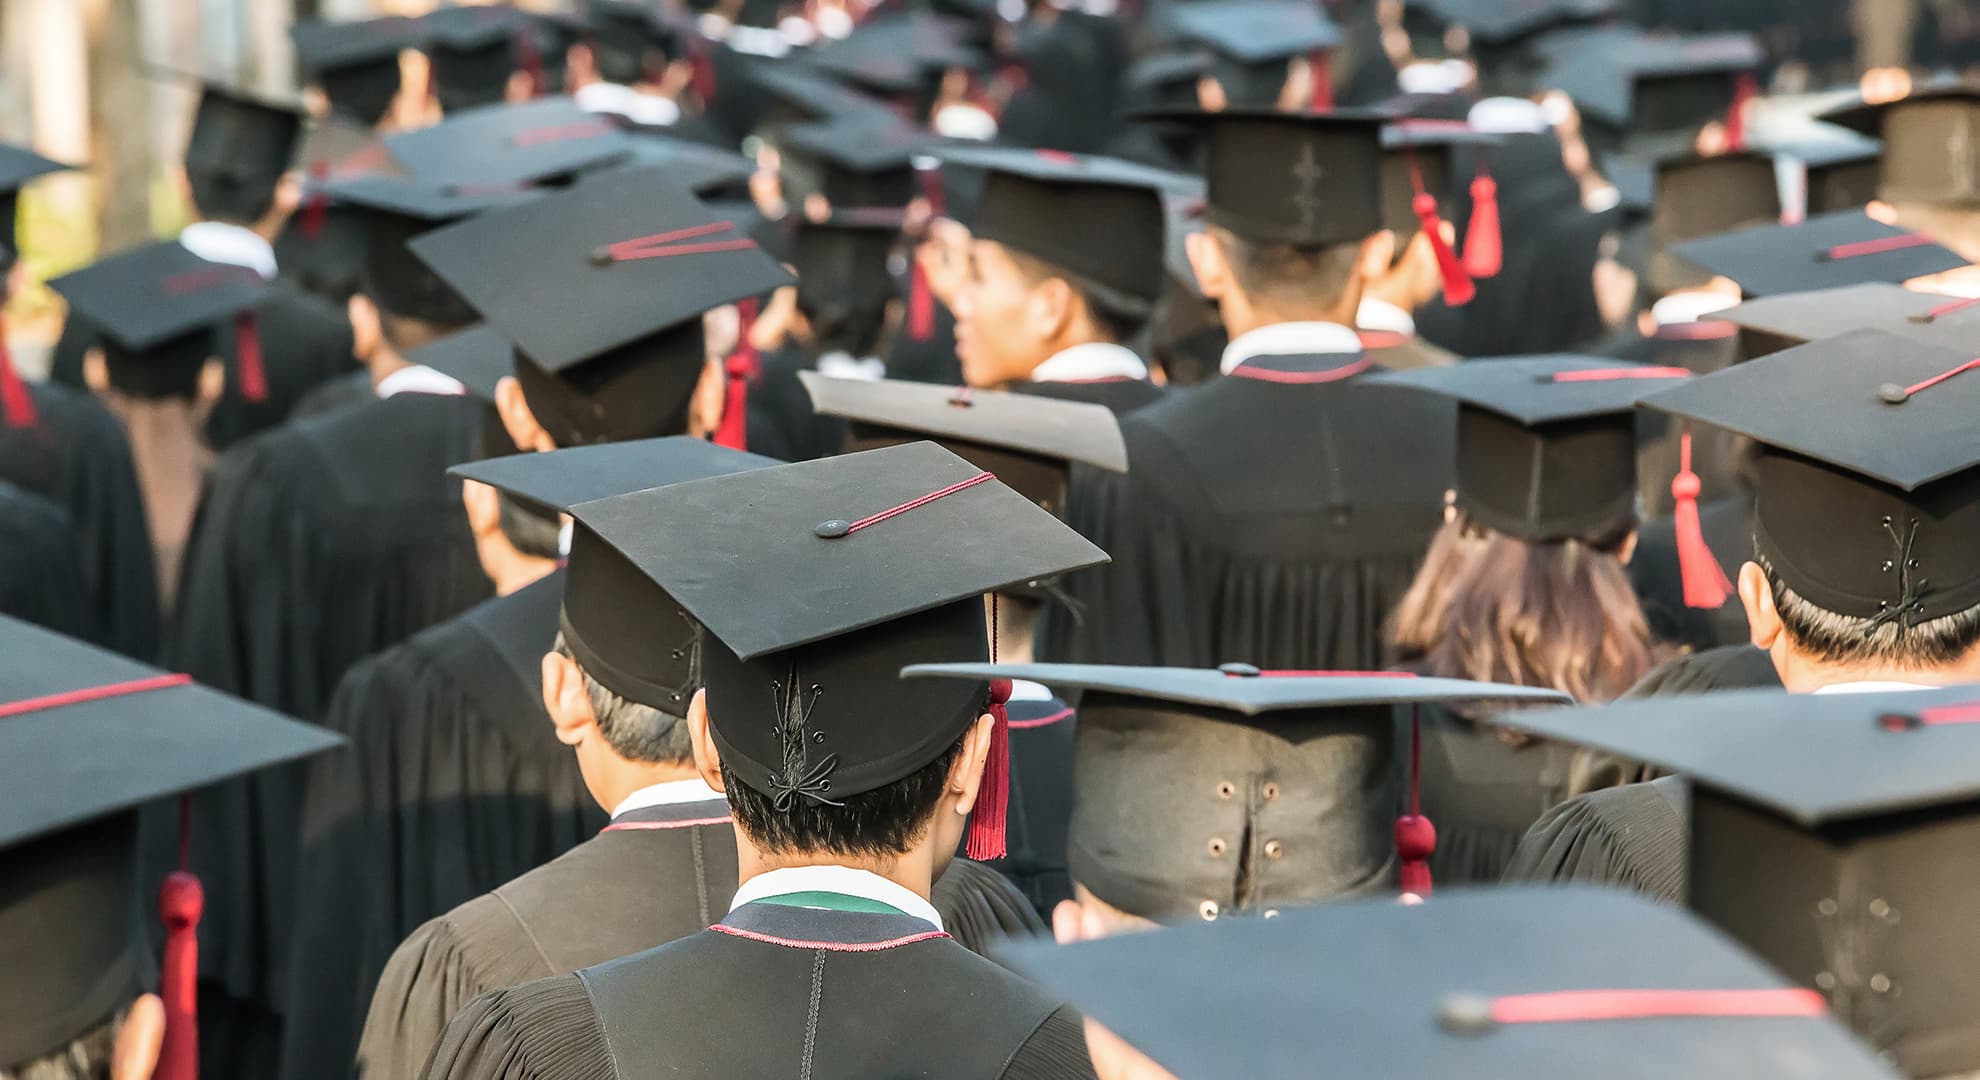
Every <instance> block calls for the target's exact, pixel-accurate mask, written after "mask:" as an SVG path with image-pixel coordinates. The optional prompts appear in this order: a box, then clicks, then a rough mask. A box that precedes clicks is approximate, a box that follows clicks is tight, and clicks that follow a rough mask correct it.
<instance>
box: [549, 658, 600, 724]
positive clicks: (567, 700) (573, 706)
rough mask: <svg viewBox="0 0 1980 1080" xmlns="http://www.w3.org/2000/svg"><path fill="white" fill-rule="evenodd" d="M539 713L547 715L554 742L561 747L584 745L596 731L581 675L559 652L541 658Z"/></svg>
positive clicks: (594, 718)
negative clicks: (541, 697)
mask: <svg viewBox="0 0 1980 1080" xmlns="http://www.w3.org/2000/svg"><path fill="white" fill-rule="evenodd" d="M543 711H545V712H547V713H549V714H550V726H551V727H552V728H553V729H555V730H556V732H557V741H558V742H560V743H563V744H564V745H565V746H576V745H578V744H579V743H581V742H584V741H585V738H586V736H588V735H589V734H590V733H591V732H592V731H595V730H596V729H597V727H598V714H597V713H595V712H592V711H591V695H589V694H587V693H585V692H584V673H583V672H582V671H579V670H578V666H577V661H575V660H572V659H571V658H570V657H568V656H565V655H564V654H562V653H559V652H547V653H544V654H543Z"/></svg>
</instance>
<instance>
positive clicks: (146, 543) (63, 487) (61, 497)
mask: <svg viewBox="0 0 1980 1080" xmlns="http://www.w3.org/2000/svg"><path fill="white" fill-rule="evenodd" d="M28 395H29V396H30V397H31V398H33V400H34V408H35V416H36V423H35V425H34V426H33V427H29V428H24V429H18V430H17V429H14V428H10V427H8V426H6V424H4V423H0V481H7V482H9V483H12V484H13V485H14V486H15V487H18V488H20V489H22V490H23V491H27V492H31V493H33V494H36V495H40V496H42V497H43V498H45V499H47V500H48V501H50V502H52V503H54V504H55V505H56V506H57V507H59V508H60V509H61V510H62V512H63V513H64V514H66V515H67V516H68V519H69V525H70V528H71V529H72V530H73V532H74V537H75V555H76V558H77V560H78V561H79V562H80V563H81V566H82V571H83V580H84V582H85V583H86V588H84V589H83V590H82V591H81V592H79V593H77V594H76V595H74V596H73V597H71V598H70V601H69V602H70V603H72V604H75V605H77V606H78V607H81V608H84V609H86V610H87V611H88V613H89V614H88V616H87V618H86V620H85V621H86V623H87V624H88V625H90V626H94V627H96V628H97V630H98V633H99V634H100V635H101V636H100V637H99V638H98V639H96V640H100V641H101V643H102V644H104V645H107V646H108V647H110V648H112V649H115V650H117V651H118V652H121V653H123V654H124V655H126V656H129V657H131V658H133V659H136V660H144V661H147V662H148V661H150V660H152V659H154V658H156V657H157V655H158V632H159V625H158V621H159V616H158V579H157V572H156V569H155V567H156V565H157V564H156V563H155V562H153V560H152V556H151V533H150V530H149V528H148V527H147V526H146V525H145V517H144V496H143V495H142V494H141V493H140V492H139V490H138V482H137V469H136V466H135V465H133V464H132V461H131V447H130V443H129V442H128V441H126V439H125V438H124V429H123V426H122V425H120V424H118V423H117V418H116V417H115V416H113V415H111V413H110V410H108V409H106V408H104V407H103V404H102V403H101V402H99V401H97V400H96V398H95V396H94V395H92V394H90V393H89V392H88V391H86V390H76V389H71V388H69V387H66V386H54V385H50V384H47V383H29V384H28Z"/></svg>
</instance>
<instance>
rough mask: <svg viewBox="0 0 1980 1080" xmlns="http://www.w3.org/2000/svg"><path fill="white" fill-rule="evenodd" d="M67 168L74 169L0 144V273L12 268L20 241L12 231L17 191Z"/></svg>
mask: <svg viewBox="0 0 1980 1080" xmlns="http://www.w3.org/2000/svg"><path fill="white" fill-rule="evenodd" d="M71 168H74V166H71V165H64V164H62V163H61V162H59V161H52V160H50V159H48V158H45V157H42V156H41V155H40V154H37V153H35V152H34V151H32V150H29V149H28V148H26V147H24V146H14V145H12V144H11V143H0V270H5V269H6V268H7V267H10V266H12V265H13V264H14V260H15V259H17V258H19V257H20V252H21V248H20V242H19V240H18V239H16V236H15V231H14V230H15V225H16V221H17V219H18V217H19V215H18V213H17V210H18V209H19V205H20V196H21V188H23V187H25V186H27V185H28V183H29V182H31V181H33V180H35V179H37V178H39V177H43V176H46V175H48V174H49V173H54V172H66V171H68V170H69V169H71Z"/></svg>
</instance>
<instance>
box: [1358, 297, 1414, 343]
mask: <svg viewBox="0 0 1980 1080" xmlns="http://www.w3.org/2000/svg"><path fill="white" fill-rule="evenodd" d="M1354 323H1355V325H1356V326H1358V327H1360V328H1361V329H1363V330H1381V331H1386V332H1388V333H1391V334H1401V335H1402V336H1404V337H1412V338H1413V337H1415V336H1416V318H1415V317H1414V316H1412V315H1411V314H1410V313H1409V312H1407V311H1404V310H1403V309H1401V308H1399V307H1397V306H1396V305H1394V304H1391V303H1389V302H1388V301H1387V300H1377V299H1375V298H1374V297H1372V296H1368V297H1363V298H1362V301H1361V306H1360V307H1359V308H1356V309H1355V312H1354Z"/></svg>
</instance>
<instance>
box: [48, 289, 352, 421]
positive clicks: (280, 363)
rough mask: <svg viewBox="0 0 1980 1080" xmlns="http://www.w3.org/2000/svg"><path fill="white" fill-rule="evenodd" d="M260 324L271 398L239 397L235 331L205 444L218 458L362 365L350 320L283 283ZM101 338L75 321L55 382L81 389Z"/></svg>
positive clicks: (227, 334)
mask: <svg viewBox="0 0 1980 1080" xmlns="http://www.w3.org/2000/svg"><path fill="white" fill-rule="evenodd" d="M255 317H256V319H257V322H258V329H257V333H258V335H259V337H260V341H261V365H262V370H263V372H264V374H265V375H266V378H267V383H268V393H267V396H266V398H265V399H264V400H262V401H258V402H255V401H249V400H247V399H246V398H245V397H243V396H242V395H241V385H240V376H239V372H240V361H239V356H240V352H239V346H238V344H237V343H236V342H235V339H234V334H233V329H232V328H231V327H229V328H228V329H227V330H226V331H224V333H223V334H222V337H223V341H222V349H221V352H222V359H224V360H225V361H226V362H227V376H228V378H227V389H226V392H225V393H224V394H222V395H221V398H220V401H219V402H218V403H217V404H216V405H215V406H214V407H213V412H212V414H211V415H209V416H208V417H207V419H206V441H207V443H208V444H209V445H211V446H212V447H213V448H214V449H215V450H225V449H227V448H228V447H230V446H232V445H233V444H235V443H237V442H239V441H241V440H242V439H245V438H247V437H248V436H250V435H253V434H256V433H257V432H261V431H266V430H267V429H269V428H271V427H274V426H275V425H277V424H279V423H281V422H282V421H284V420H286V419H288V418H289V414H290V413H291V412H293V411H295V407H296V404H297V403H298V402H300V401H301V400H302V399H303V395H305V394H307V393H309V391H310V390H311V389H313V388H314V387H315V386H316V385H317V384H319V383H321V382H323V381H325V380H327V379H331V378H334V377H336V376H338V375H342V374H345V373H347V372H349V371H350V370H351V369H352V368H353V367H355V366H356V365H357V358H356V357H355V356H354V355H352V352H351V350H352V347H353V346H352V344H351V324H350V319H349V317H348V316H346V315H345V313H344V311H343V309H341V308H337V307H333V306H331V304H330V303H329V302H328V301H325V300H323V299H322V298H320V297H316V296H310V295H308V294H305V293H302V292H298V291H297V290H296V289H294V288H293V287H291V286H289V285H287V284H285V283H284V282H282V281H280V280H277V281H274V282H272V283H270V286H269V289H268V293H267V295H266V297H265V298H264V299H263V300H262V301H261V303H260V305H258V306H257V307H256V308H255ZM96 337H97V334H96V330H95V328H94V327H91V326H89V325H88V324H87V323H86V322H85V321H84V320H82V319H78V318H71V319H69V320H68V322H67V323H65V324H64V325H63V327H62V338H61V340H60V341H58V342H56V344H55V355H54V359H53V362H52V366H51V367H50V369H49V378H50V379H52V380H54V381H56V382H59V383H64V384H67V385H70V386H74V387H78V388H80V387H81V386H82V385H83V375H82V369H83V354H84V353H86V352H88V351H89V350H90V349H91V348H93V347H94V346H95V344H96Z"/></svg>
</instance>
